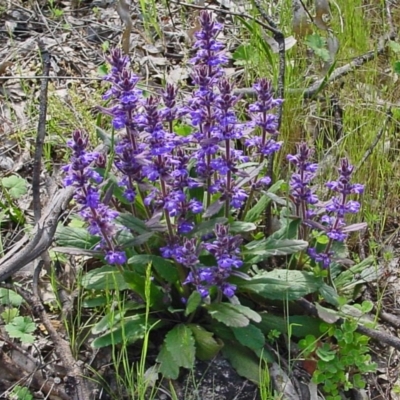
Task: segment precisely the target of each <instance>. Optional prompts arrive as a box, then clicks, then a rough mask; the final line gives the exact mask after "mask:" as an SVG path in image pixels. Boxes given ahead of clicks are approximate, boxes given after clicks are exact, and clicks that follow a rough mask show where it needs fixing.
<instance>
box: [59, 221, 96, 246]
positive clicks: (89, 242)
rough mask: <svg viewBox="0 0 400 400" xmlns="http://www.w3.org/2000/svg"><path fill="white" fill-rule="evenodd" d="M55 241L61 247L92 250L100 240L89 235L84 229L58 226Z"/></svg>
mask: <svg viewBox="0 0 400 400" xmlns="http://www.w3.org/2000/svg"><path fill="white" fill-rule="evenodd" d="M56 241H57V243H58V244H59V245H60V246H63V247H78V248H79V249H92V248H94V247H95V245H96V244H97V243H98V242H99V241H100V239H99V238H98V237H96V236H92V235H90V234H89V232H88V231H87V229H86V228H75V227H71V226H62V225H59V226H58V227H57V232H56Z"/></svg>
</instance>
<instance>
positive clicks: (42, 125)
mask: <svg viewBox="0 0 400 400" xmlns="http://www.w3.org/2000/svg"><path fill="white" fill-rule="evenodd" d="M39 47H40V54H41V56H42V62H43V75H44V76H49V73H50V54H49V53H48V51H47V50H45V49H44V48H42V47H43V46H42V45H39ZM48 86H49V80H48V79H43V80H42V84H41V85H40V95H39V122H38V129H37V135H36V148H35V155H34V158H33V173H32V195H33V213H34V216H35V222H38V221H39V220H40V217H41V215H42V204H41V201H40V173H41V171H42V155H43V146H44V138H45V136H46V117H47V93H48Z"/></svg>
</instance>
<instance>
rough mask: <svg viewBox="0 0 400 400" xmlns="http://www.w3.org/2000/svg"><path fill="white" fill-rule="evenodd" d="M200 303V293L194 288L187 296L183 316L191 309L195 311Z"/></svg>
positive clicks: (189, 312)
mask: <svg viewBox="0 0 400 400" xmlns="http://www.w3.org/2000/svg"><path fill="white" fill-rule="evenodd" d="M200 304H201V294H200V293H199V292H198V291H197V290H195V291H194V292H192V294H191V295H190V296H189V299H188V301H187V304H186V310H185V316H188V315H189V314H191V313H192V312H193V311H195V310H196V309H197V307H198V306H199V305H200Z"/></svg>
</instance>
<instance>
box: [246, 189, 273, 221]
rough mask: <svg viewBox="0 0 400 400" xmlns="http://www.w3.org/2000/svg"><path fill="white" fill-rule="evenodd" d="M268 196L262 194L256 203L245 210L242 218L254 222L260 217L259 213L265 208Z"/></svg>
mask: <svg viewBox="0 0 400 400" xmlns="http://www.w3.org/2000/svg"><path fill="white" fill-rule="evenodd" d="M270 201H271V200H270V198H269V197H268V196H266V195H264V196H262V197H261V198H260V199H259V200H258V201H257V203H256V204H255V205H254V206H253V207H252V208H251V209H250V210H249V211H248V212H247V214H246V216H245V218H244V220H245V221H246V222H256V221H258V220H259V219H260V218H261V214H262V213H263V212H264V211H265V209H266V208H267V205H268V203H269V202H270Z"/></svg>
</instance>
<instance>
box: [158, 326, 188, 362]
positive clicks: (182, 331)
mask: <svg viewBox="0 0 400 400" xmlns="http://www.w3.org/2000/svg"><path fill="white" fill-rule="evenodd" d="M194 343H195V341H194V337H193V332H192V331H191V329H189V328H188V327H187V326H186V325H184V324H179V325H176V326H175V327H174V328H173V329H172V330H170V331H169V332H168V333H167V335H166V336H165V344H166V346H167V349H168V351H169V352H170V353H171V354H172V358H173V359H174V361H175V363H176V365H177V366H178V367H184V368H188V369H191V368H193V366H194V360H195V354H196V348H195V345H194Z"/></svg>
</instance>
